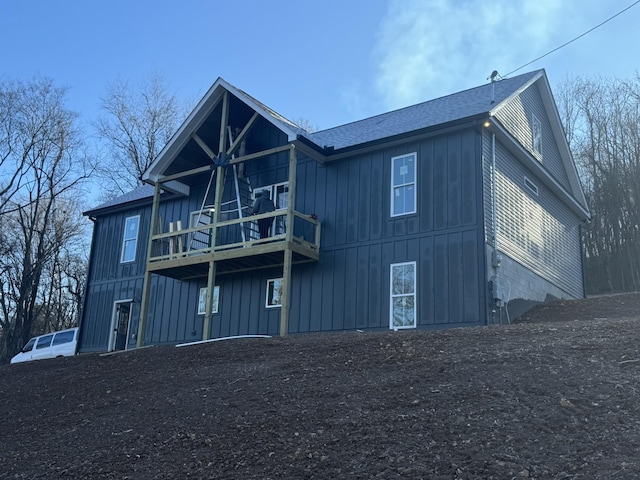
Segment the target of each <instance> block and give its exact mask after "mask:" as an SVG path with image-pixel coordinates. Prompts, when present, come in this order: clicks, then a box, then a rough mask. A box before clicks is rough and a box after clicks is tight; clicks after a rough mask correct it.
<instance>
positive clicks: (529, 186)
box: [524, 176, 538, 195]
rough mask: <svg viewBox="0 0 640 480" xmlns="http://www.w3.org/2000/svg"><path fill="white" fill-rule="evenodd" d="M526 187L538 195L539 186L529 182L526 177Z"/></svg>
mask: <svg viewBox="0 0 640 480" xmlns="http://www.w3.org/2000/svg"><path fill="white" fill-rule="evenodd" d="M524 184H525V186H526V187H527V188H528V189H529V190H530V191H531V193H533V194H534V195H538V186H537V185H536V184H535V183H533V182H532V181H531V180H529V179H528V178H527V177H526V176H525V177H524Z"/></svg>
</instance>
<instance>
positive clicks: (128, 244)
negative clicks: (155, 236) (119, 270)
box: [120, 215, 140, 263]
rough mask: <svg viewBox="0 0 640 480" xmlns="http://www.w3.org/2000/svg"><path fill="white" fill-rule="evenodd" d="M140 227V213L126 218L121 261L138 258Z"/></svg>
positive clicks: (131, 260)
mask: <svg viewBox="0 0 640 480" xmlns="http://www.w3.org/2000/svg"><path fill="white" fill-rule="evenodd" d="M139 227H140V215H136V216H134V217H127V219H126V220H125V222H124V234H123V235H122V257H121V259H120V263H126V262H133V261H134V260H135V259H136V249H137V246H138V229H139Z"/></svg>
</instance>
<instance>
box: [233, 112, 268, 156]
mask: <svg viewBox="0 0 640 480" xmlns="http://www.w3.org/2000/svg"><path fill="white" fill-rule="evenodd" d="M259 116H260V115H258V112H255V113H254V114H253V116H252V117H251V119H250V120H249V121H248V122H247V124H246V125H245V126H244V128H243V129H242V131H241V132H240V133H239V134H238V136H237V137H236V139H235V140H234V141H233V143H232V144H231V146H230V147H229V149H228V150H227V157H230V156H231V155H233V153H234V152H235V151H236V150H237V148H238V147H239V146H240V144H241V143H242V141H243V140H244V139H245V137H246V136H247V133H248V132H249V130H250V129H251V127H252V126H253V124H254V123H255V122H256V120H257V119H258V117H259Z"/></svg>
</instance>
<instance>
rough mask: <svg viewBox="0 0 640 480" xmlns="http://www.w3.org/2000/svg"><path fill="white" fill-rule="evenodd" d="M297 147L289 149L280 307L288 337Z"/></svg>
mask: <svg viewBox="0 0 640 480" xmlns="http://www.w3.org/2000/svg"><path fill="white" fill-rule="evenodd" d="M296 164H297V156H296V147H295V146H294V145H291V146H290V149H289V202H288V206H287V224H286V228H287V231H286V232H285V234H286V242H285V245H286V249H285V251H284V265H283V266H282V303H281V307H280V336H281V337H286V336H287V334H288V333H289V310H290V309H291V260H292V257H293V251H292V250H291V241H292V239H293V219H294V216H293V211H294V210H295V208H296V201H295V199H296Z"/></svg>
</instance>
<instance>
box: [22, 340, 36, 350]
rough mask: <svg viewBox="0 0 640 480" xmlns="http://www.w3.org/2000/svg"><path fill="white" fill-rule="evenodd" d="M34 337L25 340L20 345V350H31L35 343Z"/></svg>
mask: <svg viewBox="0 0 640 480" xmlns="http://www.w3.org/2000/svg"><path fill="white" fill-rule="evenodd" d="M36 340H37V339H36V338H32V339H31V340H29V341H28V342H27V344H26V345H25V346H24V347H22V351H23V352H30V351H31V350H33V345H34V344H35V343H36Z"/></svg>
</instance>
